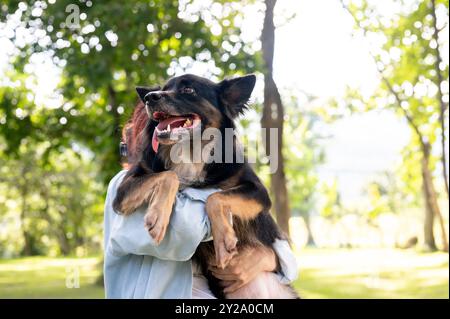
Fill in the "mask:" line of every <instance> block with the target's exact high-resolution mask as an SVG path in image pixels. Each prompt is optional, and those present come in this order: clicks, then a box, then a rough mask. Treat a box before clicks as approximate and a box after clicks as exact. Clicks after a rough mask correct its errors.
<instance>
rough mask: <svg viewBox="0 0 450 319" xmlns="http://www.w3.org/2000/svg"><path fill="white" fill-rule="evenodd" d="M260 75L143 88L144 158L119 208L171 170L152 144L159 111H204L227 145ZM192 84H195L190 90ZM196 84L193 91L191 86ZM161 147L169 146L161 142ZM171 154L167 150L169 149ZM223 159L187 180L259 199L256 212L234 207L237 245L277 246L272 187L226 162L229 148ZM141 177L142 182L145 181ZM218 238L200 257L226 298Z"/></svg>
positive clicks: (184, 79) (246, 168)
mask: <svg viewBox="0 0 450 319" xmlns="http://www.w3.org/2000/svg"><path fill="white" fill-rule="evenodd" d="M255 79H256V78H255V76H254V75H248V76H244V77H239V78H235V79H231V80H224V81H222V82H220V83H214V82H211V81H209V80H207V79H204V78H201V77H198V76H195V75H190V74H187V75H183V76H180V77H175V78H172V79H171V80H169V81H168V82H167V84H166V85H165V86H164V87H163V88H162V89H160V88H143V87H138V88H137V92H138V94H139V97H140V98H141V100H142V101H143V102H144V103H146V107H147V112H148V114H149V117H150V118H149V121H148V124H147V126H146V128H145V131H144V137H143V140H142V145H141V146H140V148H139V150H140V157H139V158H140V159H139V161H138V162H137V163H136V164H135V165H133V166H132V167H131V169H130V170H129V171H128V173H127V176H126V177H125V180H126V179H127V177H133V178H135V180H136V182H135V183H122V185H121V186H120V187H119V189H118V192H117V197H116V198H115V200H114V209H115V210H116V211H117V212H120V211H121V203H122V202H123V200H124V199H125V198H126V196H127V193H128V192H129V191H130V189H131V188H132V187H140V185H142V183H143V181H144V180H145V179H146V178H151V177H152V176H153V175H154V174H156V173H158V172H163V171H166V170H170V169H171V168H170V167H167V164H165V163H167V158H165V157H164V155H162V154H163V152H161V154H159V153H160V151H159V150H158V152H157V153H155V151H154V150H153V149H152V147H151V140H152V136H153V133H154V130H155V127H156V126H157V125H158V122H157V121H155V120H154V119H152V114H153V113H154V112H156V111H159V112H165V113H168V114H175V115H181V114H188V113H189V114H190V113H195V114H198V115H199V116H200V118H201V123H202V130H204V129H206V128H208V127H215V128H218V129H220V130H221V132H222V133H223V134H222V138H223V141H222V145H225V141H224V138H225V129H226V128H232V129H235V124H234V120H235V119H236V118H237V117H238V116H239V115H240V114H243V113H244V111H245V110H246V108H247V103H248V100H249V98H250V95H251V92H252V90H253V88H254V85H255ZM186 88H189V89H186ZM191 89H192V90H191ZM151 92H158V93H157V94H158V99H157V100H155V99H153V98H152V96H151V95H152V94H149V93H151ZM160 147H166V146H163V145H160ZM240 151H241V150H240V148H238V147H237V145H236V141H235V143H234V147H233V153H234V154H233V159H236V154H235V153H236V152H240ZM166 154H167V152H166ZM222 156H223V160H222V163H210V164H205V165H204V167H203V172H204V179H202V180H201V181H198V180H196V181H193V182H192V183H190V184H188V185H185V186H191V187H197V188H203V187H218V188H221V189H222V190H223V193H224V194H225V195H226V196H227V198H242V199H243V200H252V201H255V202H257V203H258V205H259V206H258V207H260V211H258V212H257V214H256V217H255V216H253V217H245V216H244V217H243V216H236V214H234V213H235V212H234V211H233V229H234V232H235V234H236V237H237V239H238V242H237V250H240V249H242V248H244V247H247V246H258V245H264V246H267V247H272V244H273V243H274V241H275V240H276V239H277V238H280V239H283V238H284V236H283V235H282V233H281V231H280V230H279V228H278V226H277V225H276V223H275V221H274V220H273V218H272V216H271V214H270V213H269V209H270V207H271V201H270V198H269V195H268V192H267V190H266V188H265V187H264V185H263V184H262V183H261V181H260V179H259V178H258V177H257V176H256V174H255V173H254V171H253V169H252V168H251V167H250V165H249V164H248V163H247V162H244V163H237V162H235V161H234V162H233V163H225V151H223V152H222ZM139 181H140V182H139ZM214 254H215V249H214V244H213V242H206V243H202V244H200V246H199V247H198V249H197V252H196V253H195V256H194V258H195V260H197V261H198V262H199V264H200V265H201V269H202V272H203V273H204V275H205V276H206V277H207V279H208V281H209V285H210V288H211V290H212V292H213V293H214V294H215V295H216V296H217V297H219V298H223V297H224V293H223V289H222V287H221V286H220V285H219V280H218V279H217V278H215V277H214V276H213V275H212V273H211V272H210V271H209V270H208V261H210V260H211V259H214Z"/></svg>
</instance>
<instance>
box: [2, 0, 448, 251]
mask: <svg viewBox="0 0 450 319" xmlns="http://www.w3.org/2000/svg"><path fill="white" fill-rule="evenodd" d="M336 2H338V1H336ZM74 4H76V6H73V5H74ZM280 4H282V1H278V2H277V1H274V0H248V1H225V0H221V1H197V0H193V1H190V0H180V1H162V0H151V1H137V0H131V1H123V2H119V1H84V0H83V1H76V2H74V1H69V0H58V1H53V0H48V1H9V0H6V1H3V3H2V6H1V8H0V30H1V31H0V40H1V42H0V43H1V44H0V45H1V47H2V50H3V49H4V52H2V56H1V57H2V58H3V57H4V58H5V59H6V60H7V61H5V62H4V63H3V64H0V76H1V77H0V102H1V103H0V173H1V175H0V255H2V256H5V257H10V256H18V255H35V254H40V255H54V256H56V255H71V254H79V255H86V254H96V253H97V254H98V253H99V252H100V251H101V249H100V248H101V241H102V210H103V198H104V195H105V191H106V187H107V183H108V181H109V180H110V178H111V177H112V176H113V175H115V174H116V173H117V172H118V171H119V170H120V169H121V165H120V158H119V154H118V143H119V139H120V131H121V128H122V126H123V124H124V123H125V121H126V120H127V119H128V116H129V115H130V114H131V112H132V110H133V107H134V105H135V103H136V102H137V97H136V94H135V92H134V87H135V86H136V85H152V84H162V83H164V82H165V81H166V80H167V78H169V77H170V76H173V75H175V74H180V73H182V72H184V71H186V70H196V71H197V72H198V73H199V74H200V75H203V76H207V77H209V78H211V79H212V80H219V79H221V78H223V77H226V76H231V75H235V74H244V73H250V72H255V73H257V75H258V84H257V88H256V93H255V97H254V101H253V105H254V109H255V110H253V111H251V112H249V113H248V115H247V116H246V117H245V119H243V120H242V121H241V123H240V128H241V129H242V133H244V134H243V137H244V139H247V138H248V139H250V137H247V135H248V134H247V133H254V132H257V133H258V134H256V135H255V136H254V137H252V138H254V139H258V140H260V139H261V136H260V132H261V131H260V129H261V127H277V128H278V129H279V130H280V131H283V135H282V136H281V135H280V140H279V146H280V148H279V149H278V155H279V158H280V159H283V160H282V161H280V163H279V165H280V168H281V169H279V170H278V171H277V173H275V174H272V175H270V174H269V173H268V167H267V165H266V163H261V162H258V163H256V165H255V167H256V169H257V170H258V174H259V175H260V176H261V177H262V179H263V180H264V182H265V183H266V184H267V185H268V186H269V185H271V187H270V189H271V193H272V197H273V198H274V204H275V205H274V213H275V212H276V215H277V218H278V222H279V223H280V225H281V226H282V228H283V229H284V230H285V231H289V230H290V231H291V237H292V238H293V240H294V243H295V244H297V245H299V246H301V245H302V244H306V243H308V244H309V245H317V246H319V247H323V246H328V245H336V246H345V247H350V246H352V247H356V246H358V245H360V246H363V245H372V243H373V242H377V243H378V242H382V240H381V239H378V238H381V237H383V235H376V236H378V237H377V239H376V240H372V241H370V243H371V244H367V242H366V241H365V240H366V237H370V236H371V235H370V234H372V233H371V231H372V230H373V229H374V228H376V227H378V228H381V226H379V224H380V223H378V221H379V220H380V218H382V217H383V215H389V214H393V215H395V216H396V218H398V219H399V220H400V218H403V217H404V218H406V219H408V221H409V222H410V223H412V224H414V226H416V225H420V227H421V228H423V231H421V233H418V232H417V231H416V230H415V229H416V228H414V231H412V232H411V233H412V234H413V235H414V236H418V237H419V238H420V239H421V241H422V242H423V243H424V244H425V246H426V248H427V249H429V250H435V249H437V248H442V249H444V250H448V244H446V242H447V234H446V227H448V226H447V225H448V206H446V205H445V204H442V203H443V202H444V200H445V201H447V200H448V176H447V175H448V171H447V167H448V162H447V158H448V155H446V154H445V151H446V147H445V145H447V144H448V141H447V139H448V59H447V58H445V57H443V50H444V47H448V39H445V37H444V34H448V25H447V24H448V1H438V0H437V1H431V0H423V1H422V0H417V1H412V2H410V3H409V2H408V3H403V2H400V1H398V2H395V5H393V7H392V8H393V10H389V12H386V10H382V9H380V7H379V6H378V5H377V2H376V1H358V2H352V1H350V2H349V1H346V2H343V5H344V7H345V9H346V10H347V12H348V13H349V15H348V16H349V18H351V23H352V24H354V26H355V35H354V36H355V37H360V38H364V39H365V41H367V43H368V49H369V50H368V52H367V53H368V54H370V55H371V56H372V58H373V59H374V61H375V62H376V66H377V69H378V71H379V76H380V79H381V81H380V85H379V86H378V87H377V88H376V90H375V91H374V92H373V94H371V95H370V96H365V95H363V94H361V92H359V90H358V89H357V88H353V87H351V88H349V90H348V94H347V95H346V96H345V97H344V98H343V99H339V98H336V99H333V101H330V99H327V98H323V97H318V96H312V95H310V94H309V93H308V92H303V91H301V90H298V89H293V88H285V87H282V86H280V85H278V86H277V84H278V83H275V80H277V82H278V80H279V78H276V76H275V75H276V72H275V71H276V67H277V66H276V64H275V63H274V54H275V52H276V43H277V42H276V39H277V38H276V37H275V35H276V32H277V29H278V28H279V27H280V26H282V25H283V24H284V23H289V21H290V19H292V18H293V16H292V12H281V13H282V14H280V11H278V12H277V6H279V5H280ZM249 8H250V9H251V10H252V11H253V12H255V16H256V17H257V19H256V20H255V21H258V26H257V27H256V28H255V30H256V31H255V32H253V33H254V34H252V36H249V35H248V34H245V31H246V30H244V28H243V21H244V20H245V19H246V12H247V11H246V10H250V9H249ZM266 8H268V10H266ZM77 10H79V11H77ZM78 18H79V19H78ZM252 30H253V29H252ZM446 30H447V31H446ZM445 32H447V33H445ZM292 41H293V42H295V41H297V40H296V38H295V34H293V35H292ZM299 45H303V46H314V45H313V44H310V43H301V44H299ZM284 53H285V52H278V54H280V55H283V54H284ZM291 62H292V65H293V69H292V72H293V73H296V72H297V73H301V72H302V70H297V69H296V68H295V65H296V63H297V61H295V60H293V61H291ZM42 73H44V74H45V75H46V76H43V75H42ZM317 76H320V77H322V78H324V79H325V78H326V77H327V74H318V75H317ZM53 87H54V88H55V89H54V90H53V89H52V90H51V91H50V92H48V90H46V89H48V88H53ZM336 102H337V103H336ZM380 109H384V110H387V111H388V112H394V113H395V114H397V115H398V116H399V117H400V118H402V119H404V121H406V122H407V123H408V125H409V127H410V128H411V131H412V132H413V134H412V135H411V139H410V141H409V144H407V145H406V146H405V147H404V149H403V151H402V154H401V156H402V162H401V163H400V164H399V165H398V166H397V167H392V169H391V170H390V171H387V172H384V173H383V174H380V176H377V177H376V178H374V177H373V176H370V177H368V181H367V185H366V187H365V189H364V194H363V196H364V198H365V200H366V203H365V204H364V205H363V204H360V203H355V204H354V205H350V206H349V205H347V204H346V203H345V201H343V200H342V196H341V194H340V187H342V185H339V181H338V180H337V179H334V178H326V179H325V181H324V177H323V176H321V175H320V167H321V166H322V165H323V164H324V163H325V162H326V161H328V160H333V159H330V158H327V154H326V149H325V146H324V145H325V144H326V141H327V140H329V139H331V138H332V136H329V134H327V133H326V129H325V128H326V127H327V125H333V123H335V122H337V121H339V120H342V119H346V118H350V117H352V116H353V115H354V114H356V113H369V112H372V111H373V110H380ZM352 112H353V113H352ZM274 113H275V114H274ZM274 115H276V116H274ZM382 129H383V128H380V130H382ZM385 143H390V141H389V140H387V141H385ZM446 143H447V144H446ZM344 187H345V185H344ZM416 208H419V209H420V210H422V211H424V212H425V213H424V214H423V213H422V214H421V216H420V218H422V216H423V217H425V219H424V220H425V221H424V222H423V223H422V222H421V221H420V220H419V221H418V219H416V217H417V216H415V215H414V216H412V215H413V214H412V213H411V211H414V209H416ZM291 217H293V218H291ZM434 219H437V220H438V222H439V224H438V225H440V228H439V229H438V230H437V231H438V232H439V234H440V235H441V236H439V237H438V240H435V235H434V233H435V231H436V229H435V228H434V227H433V225H434V222H433V221H434ZM355 220H356V221H355ZM300 221H301V222H300ZM297 222H298V223H297ZM349 225H350V226H349ZM289 226H290V228H289ZM366 226H367V227H368V228H366ZM336 233H339V234H344V235H342V237H343V239H342V240H341V239H340V238H338V237H339V236H336V238H333V236H334V234H336ZM380 233H381V234H382V231H380ZM352 234H353V235H352ZM377 234H379V233H377ZM369 235H370V236H369ZM352 236H353V237H352ZM376 236H375V237H376ZM361 238H364V240H362V239H361ZM370 238H372V237H370ZM360 239H361V240H360ZM436 241H437V243H436ZM394 244H396V243H393V244H392V246H393V245H394Z"/></svg>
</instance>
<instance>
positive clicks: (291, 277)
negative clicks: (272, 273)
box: [272, 239, 298, 284]
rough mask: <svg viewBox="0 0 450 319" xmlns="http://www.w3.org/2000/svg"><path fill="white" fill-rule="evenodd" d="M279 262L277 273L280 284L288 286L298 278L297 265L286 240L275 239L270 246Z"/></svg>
mask: <svg viewBox="0 0 450 319" xmlns="http://www.w3.org/2000/svg"><path fill="white" fill-rule="evenodd" d="M272 248H273V250H274V251H275V253H276V254H277V257H278V260H279V262H280V266H281V270H280V272H278V273H277V275H278V279H279V280H280V282H281V283H282V284H290V283H292V282H293V281H295V280H296V279H297V277H298V265H297V260H296V258H295V255H294V253H293V252H292V249H291V247H290V246H289V243H288V241H287V240H281V239H276V240H275V242H274V243H273V245H272Z"/></svg>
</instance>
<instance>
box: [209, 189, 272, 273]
mask: <svg viewBox="0 0 450 319" xmlns="http://www.w3.org/2000/svg"><path fill="white" fill-rule="evenodd" d="M269 208H270V199H269V196H268V194H267V191H266V190H265V188H264V187H263V186H262V185H258V184H256V183H245V184H243V185H239V186H236V187H233V188H230V189H227V190H225V191H221V192H217V193H214V194H212V195H210V196H209V197H208V200H207V201H206V211H207V213H208V217H209V219H210V221H211V229H212V234H213V241H214V250H215V254H216V263H217V265H218V267H221V268H225V267H226V265H227V264H228V263H229V262H230V260H231V258H233V256H234V255H235V254H236V253H237V250H236V244H237V238H236V234H235V232H234V230H233V225H232V217H233V216H237V217H238V218H240V219H241V220H243V221H247V220H252V219H254V218H255V217H256V216H257V215H258V214H259V213H261V212H262V211H263V210H265V209H269Z"/></svg>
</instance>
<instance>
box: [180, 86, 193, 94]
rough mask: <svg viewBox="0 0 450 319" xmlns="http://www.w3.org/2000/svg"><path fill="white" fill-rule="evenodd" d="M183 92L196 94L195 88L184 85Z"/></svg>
mask: <svg viewBox="0 0 450 319" xmlns="http://www.w3.org/2000/svg"><path fill="white" fill-rule="evenodd" d="M181 93H185V94H194V93H195V90H194V89H193V88H191V87H184V88H182V89H181Z"/></svg>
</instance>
